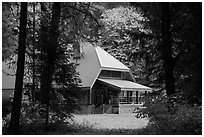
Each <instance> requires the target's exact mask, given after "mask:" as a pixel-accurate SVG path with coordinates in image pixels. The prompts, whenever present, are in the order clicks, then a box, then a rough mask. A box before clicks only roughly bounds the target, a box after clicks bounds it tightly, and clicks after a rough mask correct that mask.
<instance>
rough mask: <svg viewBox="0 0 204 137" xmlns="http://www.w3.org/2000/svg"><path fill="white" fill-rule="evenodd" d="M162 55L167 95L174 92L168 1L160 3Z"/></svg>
mask: <svg viewBox="0 0 204 137" xmlns="http://www.w3.org/2000/svg"><path fill="white" fill-rule="evenodd" d="M162 47H163V48H162V53H163V54H162V55H163V60H164V74H165V85H166V93H167V95H168V96H171V95H172V94H175V85H174V84H175V82H174V76H173V67H174V66H173V59H172V44H171V34H170V15H169V3H166V2H164V3H162Z"/></svg>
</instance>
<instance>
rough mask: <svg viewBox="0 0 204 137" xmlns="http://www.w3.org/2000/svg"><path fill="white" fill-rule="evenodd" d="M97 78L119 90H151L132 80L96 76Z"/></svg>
mask: <svg viewBox="0 0 204 137" xmlns="http://www.w3.org/2000/svg"><path fill="white" fill-rule="evenodd" d="M98 80H99V81H101V82H103V83H105V84H108V85H110V86H113V87H115V88H119V89H120V90H131V91H147V92H151V91H152V89H151V88H149V87H146V86H144V85H141V84H138V83H135V82H132V81H127V80H115V79H101V78H98Z"/></svg>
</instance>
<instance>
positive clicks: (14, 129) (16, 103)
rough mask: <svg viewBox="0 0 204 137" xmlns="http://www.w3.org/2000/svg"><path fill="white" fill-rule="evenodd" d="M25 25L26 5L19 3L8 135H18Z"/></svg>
mask: <svg viewBox="0 0 204 137" xmlns="http://www.w3.org/2000/svg"><path fill="white" fill-rule="evenodd" d="M26 25H27V3H26V2H22V3H21V12H20V32H19V44H18V61H17V73H16V81H15V90H14V98H13V106H12V112H11V121H10V123H9V129H8V134H18V133H19V119H20V111H21V101H22V90H23V76H24V64H25V49H26V46H25V45H26Z"/></svg>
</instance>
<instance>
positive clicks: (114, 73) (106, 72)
mask: <svg viewBox="0 0 204 137" xmlns="http://www.w3.org/2000/svg"><path fill="white" fill-rule="evenodd" d="M100 77H114V78H121V72H120V71H110V70H102V71H101V74H100Z"/></svg>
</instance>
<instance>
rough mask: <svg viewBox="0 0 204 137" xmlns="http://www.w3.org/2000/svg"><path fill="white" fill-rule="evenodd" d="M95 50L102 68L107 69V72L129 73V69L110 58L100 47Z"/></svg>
mask: <svg viewBox="0 0 204 137" xmlns="http://www.w3.org/2000/svg"><path fill="white" fill-rule="evenodd" d="M95 50H96V53H97V57H98V59H99V62H100V65H101V67H102V68H104V69H106V68H107V69H109V70H120V71H129V68H128V67H127V66H125V65H124V64H123V63H121V62H120V61H118V60H117V59H116V58H114V57H113V56H111V55H110V54H109V53H107V52H106V51H105V50H103V49H102V48H101V47H99V46H97V47H95Z"/></svg>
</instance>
